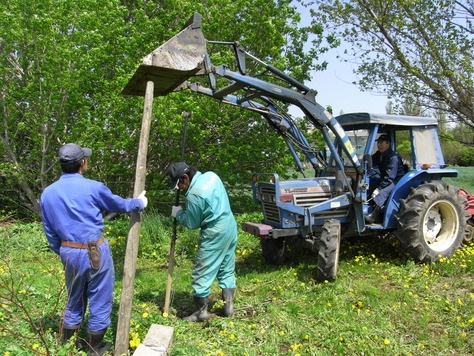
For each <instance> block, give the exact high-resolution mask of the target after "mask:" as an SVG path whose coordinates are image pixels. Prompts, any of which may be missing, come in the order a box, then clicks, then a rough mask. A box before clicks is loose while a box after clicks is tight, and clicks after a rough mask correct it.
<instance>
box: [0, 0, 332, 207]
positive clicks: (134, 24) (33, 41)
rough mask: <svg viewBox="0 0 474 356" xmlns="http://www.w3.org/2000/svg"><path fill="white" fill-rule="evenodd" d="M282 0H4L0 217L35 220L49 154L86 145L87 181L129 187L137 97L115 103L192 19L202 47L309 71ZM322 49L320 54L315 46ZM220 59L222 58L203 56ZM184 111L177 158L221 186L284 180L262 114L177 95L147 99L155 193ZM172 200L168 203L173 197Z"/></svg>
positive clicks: (284, 156)
mask: <svg viewBox="0 0 474 356" xmlns="http://www.w3.org/2000/svg"><path fill="white" fill-rule="evenodd" d="M290 3H291V1H290V0H278V1H272V2H268V1H262V0H245V1H244V0H233V1H231V0H203V1H200V2H196V1H190V0H176V1H138V0H125V1H119V0H100V1H99V0H84V1H80V2H77V1H73V0H9V1H5V2H2V3H1V4H0V22H1V23H2V24H8V25H4V26H2V29H1V31H0V81H1V82H0V84H1V85H0V105H1V108H2V110H1V114H0V115H1V121H0V122H1V124H0V129H1V130H0V162H1V163H0V183H1V187H2V188H0V203H1V205H2V212H3V213H4V214H6V213H15V214H18V215H20V216H26V215H29V214H31V213H34V214H39V212H40V209H39V204H38V200H39V196H40V194H41V192H42V190H43V189H44V188H45V187H46V186H47V185H49V184H50V183H52V182H53V181H54V180H56V179H57V178H58V176H59V174H60V169H59V166H58V164H57V161H56V154H57V150H58V149H59V147H60V146H61V145H62V144H64V143H66V142H76V143H78V144H81V145H85V146H87V147H90V148H92V149H93V152H94V153H93V156H92V162H91V163H92V164H91V165H90V166H91V169H90V172H88V177H90V178H93V179H98V180H101V181H103V182H104V183H105V184H106V185H108V186H109V187H110V188H111V189H112V190H113V191H114V192H115V193H117V194H120V195H124V196H130V194H131V193H132V190H133V179H134V170H135V158H136V154H137V147H138V139H139V129H140V121H141V117H142V110H143V99H142V98H138V97H128V96H123V95H120V92H121V90H122V88H123V87H124V86H125V84H126V83H127V82H128V80H129V79H130V77H131V75H132V74H133V73H134V72H135V70H136V68H137V66H138V64H139V63H140V62H141V60H142V58H143V57H144V56H145V55H147V54H148V53H150V52H151V51H152V50H153V49H155V48H156V47H157V46H158V45H159V44H161V43H163V42H165V41H166V40H168V39H169V38H171V37H172V36H173V35H174V34H176V33H177V32H179V31H180V29H181V27H182V26H183V25H184V23H185V22H186V20H187V19H188V18H189V17H190V16H191V15H192V13H193V12H194V11H198V12H200V13H201V14H202V15H203V32H204V33H205V35H206V37H207V38H208V39H218V40H225V41H236V40H238V41H239V42H240V43H242V45H243V46H244V47H245V48H246V49H247V50H248V51H249V52H251V53H253V54H254V55H255V56H257V57H260V58H262V59H264V60H266V61H268V62H270V63H272V64H273V65H275V66H277V67H279V68H280V69H282V70H286V71H288V72H290V73H292V75H293V76H294V77H295V78H297V79H299V80H305V79H309V73H310V70H311V69H314V68H316V69H317V68H318V67H317V55H316V54H317V48H313V49H311V51H310V52H309V53H305V51H304V50H303V49H304V44H305V43H306V42H307V41H308V31H306V29H304V28H299V27H298V21H299V18H300V15H299V14H298V13H297V12H296V11H295V9H294V8H293V7H292V6H290ZM323 50H324V49H323ZM210 55H211V56H213V58H214V59H217V60H221V61H222V62H223V63H225V62H226V61H227V60H229V58H230V57H229V54H228V53H227V52H225V51H222V50H220V49H218V48H214V47H212V48H210ZM183 111H190V112H192V113H193V118H192V120H191V122H190V124H189V129H188V141H187V146H186V159H187V160H189V161H190V162H192V163H194V164H195V165H196V166H198V167H199V168H200V169H203V170H205V169H213V170H216V171H218V172H219V174H221V175H222V176H223V178H224V180H225V181H226V182H227V183H228V184H237V183H241V182H244V181H249V180H250V173H249V172H253V171H265V170H271V171H275V172H279V173H282V172H284V171H285V170H286V167H287V166H288V165H289V162H290V161H291V158H290V156H289V154H288V153H287V151H286V149H285V146H284V143H283V141H282V140H281V139H280V138H278V137H277V136H276V135H275V134H273V133H270V131H271V129H270V128H269V127H268V125H267V124H266V123H264V122H263V121H262V119H261V118H260V117H257V116H255V114H252V113H242V112H241V111H236V109H235V108H232V107H225V106H223V105H220V104H219V103H217V102H215V101H213V100H211V99H209V98H205V97H200V96H197V95H192V94H191V93H187V94H184V93H177V94H172V95H170V96H167V97H162V98H157V99H156V100H155V101H154V108H153V113H154V116H153V123H152V129H151V136H150V147H149V160H148V176H147V190H148V191H149V194H150V198H151V199H150V202H152V201H153V200H160V199H161V200H162V199H166V196H163V197H159V196H158V194H159V191H160V189H165V185H164V172H165V170H166V168H167V167H168V165H169V164H170V163H171V162H172V161H176V160H178V159H179V157H180V151H181V148H180V144H181V137H182V135H181V130H182V126H183V119H182V115H181V113H182V112H183ZM171 200H172V199H171Z"/></svg>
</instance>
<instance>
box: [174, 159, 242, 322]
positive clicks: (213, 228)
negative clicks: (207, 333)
mask: <svg viewBox="0 0 474 356" xmlns="http://www.w3.org/2000/svg"><path fill="white" fill-rule="evenodd" d="M168 175H169V177H170V179H171V186H170V188H171V189H178V188H179V189H182V190H185V196H186V209H185V210H183V209H182V208H181V207H180V206H173V208H172V212H171V215H172V216H173V217H175V218H176V219H177V220H178V221H179V222H180V223H181V224H182V225H184V226H186V227H187V228H188V229H197V228H200V229H201V233H200V238H199V247H198V251H197V256H196V261H195V263H194V268H193V271H192V275H191V277H192V283H191V285H192V287H193V289H194V291H193V296H194V303H195V305H196V310H195V311H194V312H193V313H192V314H191V315H189V316H187V317H185V318H184V320H188V321H194V322H197V321H205V320H207V319H209V313H208V311H207V305H208V298H209V294H210V287H211V284H212V282H213V281H214V279H216V278H217V281H218V282H219V287H221V288H222V299H223V300H224V302H225V304H224V308H223V313H224V316H231V315H232V313H233V311H234V299H233V298H234V291H235V248H236V246H237V223H236V221H235V218H234V215H233V214H232V210H231V208H230V203H229V198H228V196H227V192H226V190H225V188H224V185H223V184H222V181H221V179H220V178H219V177H218V176H217V175H216V174H215V173H213V172H205V173H201V172H199V171H198V170H197V169H196V168H195V167H193V166H190V165H188V164H186V163H185V162H177V163H174V164H172V165H171V167H170V169H169V171H168Z"/></svg>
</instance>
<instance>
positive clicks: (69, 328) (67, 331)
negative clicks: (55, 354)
mask: <svg viewBox="0 0 474 356" xmlns="http://www.w3.org/2000/svg"><path fill="white" fill-rule="evenodd" d="M80 327H81V324H78V325H63V334H62V337H61V343H62V344H63V345H64V344H67V343H68V341H69V339H70V338H71V337H73V336H74V334H75V333H77V332H78V331H79V328H80Z"/></svg>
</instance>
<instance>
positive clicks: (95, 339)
mask: <svg viewBox="0 0 474 356" xmlns="http://www.w3.org/2000/svg"><path fill="white" fill-rule="evenodd" d="M106 331H107V329H104V330H100V331H90V330H87V336H86V342H87V346H88V348H87V356H101V355H103V354H104V353H106V352H107V351H109V350H110V346H112V343H111V342H104V341H103V339H104V335H105V332H106Z"/></svg>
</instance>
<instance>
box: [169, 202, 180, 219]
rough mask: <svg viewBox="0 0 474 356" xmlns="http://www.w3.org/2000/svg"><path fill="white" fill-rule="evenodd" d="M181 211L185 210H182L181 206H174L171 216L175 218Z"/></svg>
mask: <svg viewBox="0 0 474 356" xmlns="http://www.w3.org/2000/svg"><path fill="white" fill-rule="evenodd" d="M180 210H183V208H181V207H180V206H179V205H173V207H172V208H171V216H172V217H173V218H175V217H176V215H177V214H178V211H180Z"/></svg>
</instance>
